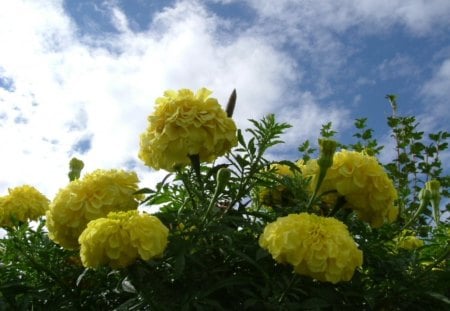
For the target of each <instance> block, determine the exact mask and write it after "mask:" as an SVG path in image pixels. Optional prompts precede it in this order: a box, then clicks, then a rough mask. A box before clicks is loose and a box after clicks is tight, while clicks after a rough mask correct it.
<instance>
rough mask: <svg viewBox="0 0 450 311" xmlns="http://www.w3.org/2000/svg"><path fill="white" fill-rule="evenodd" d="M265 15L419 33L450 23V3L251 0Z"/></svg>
mask: <svg viewBox="0 0 450 311" xmlns="http://www.w3.org/2000/svg"><path fill="white" fill-rule="evenodd" d="M247 2H248V3H249V4H250V5H251V6H252V7H253V8H255V10H258V12H259V13H260V14H261V16H264V17H269V18H275V19H278V20H279V21H281V22H282V23H286V24H293V23H294V24H297V25H303V27H304V28H305V30H306V31H308V29H314V28H316V27H315V26H317V25H321V26H322V27H325V28H329V29H332V30H333V31H338V32H341V31H345V30H348V29H349V28H351V27H354V26H358V28H364V30H365V31H370V32H372V31H374V30H375V31H379V30H380V29H388V28H390V27H392V26H397V25H401V26H403V27H405V28H406V29H407V30H408V31H410V32H412V33H414V34H416V35H426V34H429V33H431V32H433V31H435V26H436V25H439V26H444V27H448V26H450V20H449V19H448V16H449V15H450V2H449V1H447V0H410V1H403V0H365V1H359V0H342V1H333V0H328V1H327V0H325V1H312V0H309V1H304V0H279V1H276V2H274V1H271V0H248V1H247Z"/></svg>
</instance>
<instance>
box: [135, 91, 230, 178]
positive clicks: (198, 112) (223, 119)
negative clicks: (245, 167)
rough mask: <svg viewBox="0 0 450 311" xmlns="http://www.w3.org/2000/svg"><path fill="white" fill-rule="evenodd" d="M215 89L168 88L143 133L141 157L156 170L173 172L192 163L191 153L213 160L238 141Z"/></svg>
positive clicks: (157, 101)
mask: <svg viewBox="0 0 450 311" xmlns="http://www.w3.org/2000/svg"><path fill="white" fill-rule="evenodd" d="M211 93H212V92H211V91H209V90H207V89H205V88H202V89H200V90H199V91H198V92H197V93H196V94H194V93H193V92H192V91H191V90H188V89H181V90H179V91H166V92H165V93H164V97H160V98H158V99H156V107H155V111H154V113H153V114H152V115H150V116H149V117H148V121H149V125H148V128H147V130H146V131H145V132H144V133H142V134H141V139H140V150H139V158H140V159H141V160H142V161H144V163H145V164H146V165H148V166H150V167H152V168H155V169H165V170H168V171H174V170H175V169H176V168H177V167H181V166H184V165H188V164H190V159H189V156H190V155H198V156H199V159H200V161H202V162H211V161H214V160H215V159H216V158H217V157H219V156H222V155H224V154H225V153H227V152H228V151H229V150H230V149H231V148H232V147H233V146H235V145H236V144H237V136H236V125H235V123H234V121H233V120H232V119H231V118H229V117H228V116H227V114H226V112H225V111H224V110H223V109H222V107H221V106H220V105H219V103H218V102H217V100H216V99H215V98H209V95H210V94H211Z"/></svg>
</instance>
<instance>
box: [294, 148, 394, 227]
mask: <svg viewBox="0 0 450 311" xmlns="http://www.w3.org/2000/svg"><path fill="white" fill-rule="evenodd" d="M299 166H300V169H301V170H302V173H303V174H304V175H305V176H311V177H312V182H311V187H312V189H313V188H314V187H315V185H316V183H317V179H318V174H319V166H318V164H317V161H316V160H310V161H308V163H306V164H303V163H299ZM328 191H337V193H338V194H339V195H340V196H344V197H345V199H346V201H347V204H346V207H347V208H351V209H353V210H355V211H357V213H358V216H359V218H360V219H361V220H363V221H366V222H369V223H370V225H371V226H372V227H374V228H376V227H380V226H381V225H382V224H383V223H384V222H393V221H394V220H395V219H397V216H398V209H397V207H396V206H394V201H395V200H396V199H397V191H396V190H395V188H394V184H393V182H392V180H391V179H389V177H388V175H387V174H386V172H385V171H384V169H383V167H382V166H381V165H380V164H379V163H378V161H377V159H376V158H375V157H373V156H369V155H367V154H364V153H361V152H356V151H348V150H342V151H340V152H336V153H335V154H334V158H333V165H332V166H331V167H330V168H329V169H328V171H327V174H326V176H325V179H324V180H323V182H322V184H321V186H320V193H324V192H328Z"/></svg>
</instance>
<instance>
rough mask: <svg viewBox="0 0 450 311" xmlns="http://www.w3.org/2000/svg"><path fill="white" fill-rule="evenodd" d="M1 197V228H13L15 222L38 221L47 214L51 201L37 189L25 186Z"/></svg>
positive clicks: (13, 189)
mask: <svg viewBox="0 0 450 311" xmlns="http://www.w3.org/2000/svg"><path fill="white" fill-rule="evenodd" d="M8 192H9V194H8V195H6V196H3V197H0V226H1V227H11V226H13V225H14V222H16V221H19V222H27V221H29V220H36V219H38V218H39V217H40V216H43V215H44V214H45V211H46V210H47V209H48V205H49V203H50V201H49V200H48V199H47V198H46V197H45V196H44V195H43V194H42V193H40V192H39V191H38V190H37V189H36V188H34V187H32V186H29V185H23V186H20V187H16V188H12V189H9V190H8Z"/></svg>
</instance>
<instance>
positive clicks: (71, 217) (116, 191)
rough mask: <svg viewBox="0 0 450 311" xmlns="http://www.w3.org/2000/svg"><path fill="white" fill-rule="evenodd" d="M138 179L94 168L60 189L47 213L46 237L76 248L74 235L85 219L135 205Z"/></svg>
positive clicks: (134, 207) (133, 207) (134, 206)
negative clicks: (47, 233)
mask: <svg viewBox="0 0 450 311" xmlns="http://www.w3.org/2000/svg"><path fill="white" fill-rule="evenodd" d="M138 182H139V179H138V177H137V175H136V173H134V172H126V171H123V170H96V171H94V172H92V173H89V174H86V175H85V176H84V177H83V178H82V179H77V180H74V181H71V182H70V183H69V184H68V185H67V186H66V187H65V188H63V189H61V190H60V191H59V192H58V193H57V194H56V197H55V198H54V200H53V201H52V202H51V204H50V209H49V210H48V212H47V227H48V231H49V237H50V238H51V239H52V240H53V241H55V242H56V243H58V244H60V245H61V246H63V247H65V248H68V249H76V248H78V247H79V244H78V237H79V236H80V234H81V232H83V230H84V229H85V228H86V225H87V224H88V223H89V221H91V220H94V219H97V218H100V217H105V216H106V215H108V213H109V212H112V211H127V210H134V209H137V207H138V204H139V203H138V201H137V197H136V196H135V195H133V194H134V192H135V191H137V190H138Z"/></svg>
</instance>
